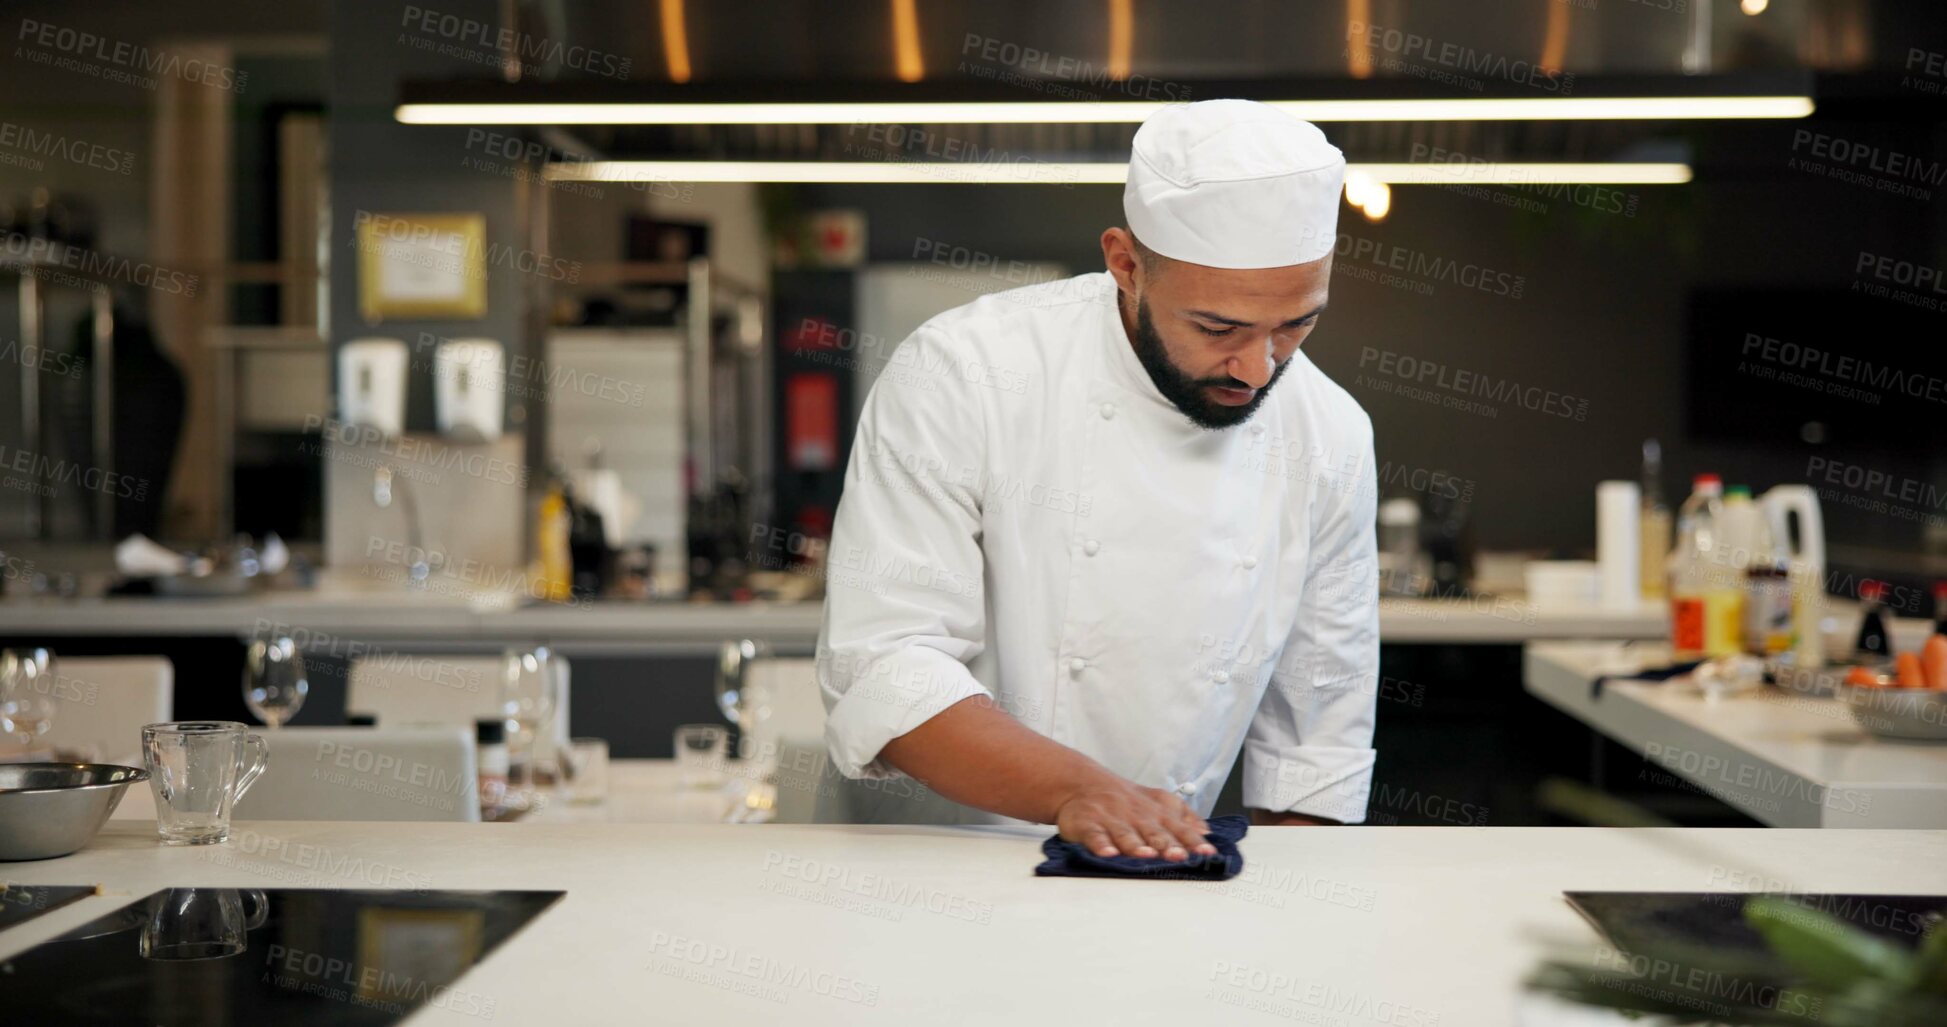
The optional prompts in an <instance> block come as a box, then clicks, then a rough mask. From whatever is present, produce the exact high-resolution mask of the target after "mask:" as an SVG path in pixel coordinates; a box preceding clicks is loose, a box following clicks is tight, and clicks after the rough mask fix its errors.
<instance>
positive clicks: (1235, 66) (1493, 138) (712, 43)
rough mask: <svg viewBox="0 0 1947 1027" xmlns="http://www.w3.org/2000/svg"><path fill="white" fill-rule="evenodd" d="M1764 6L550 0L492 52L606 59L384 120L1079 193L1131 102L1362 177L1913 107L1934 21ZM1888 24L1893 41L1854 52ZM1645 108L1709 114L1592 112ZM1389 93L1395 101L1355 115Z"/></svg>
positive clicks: (1635, 146) (1573, 156)
mask: <svg viewBox="0 0 1947 1027" xmlns="http://www.w3.org/2000/svg"><path fill="white" fill-rule="evenodd" d="M1777 6H1778V7H1779V8H1781V9H1780V10H1778V11H1768V12H1767V13H1766V14H1765V15H1763V16H1760V17H1755V18H1754V17H1748V16H1745V15H1742V14H1739V13H1738V5H1737V3H1736V2H1734V0H1733V2H1729V3H1725V2H1718V0H1689V2H1688V3H1684V2H1680V0H1669V2H1668V3H1661V2H1659V3H1655V4H1635V3H1631V4H1622V3H1610V4H1600V5H1597V4H1595V3H1594V0H1538V2H1536V3H1522V4H1518V5H1517V4H1511V3H1494V4H1410V5H1409V4H1407V3H1403V2H1400V0H1346V2H1344V3H1309V4H1291V3H1274V2H1269V0H1215V2H1209V3H1198V4H1195V5H1191V4H1165V3H1161V2H1136V0H1122V2H1114V0H1106V2H1086V3H1083V2H1075V3H1058V4H1051V3H1029V2H1025V0H998V2H986V3H978V4H976V3H946V4H917V3H911V2H902V0H888V2H884V3H878V2H859V3H812V2H809V0H783V2H765V3H759V2H755V0H729V2H718V3H709V4H704V3H700V2H695V0H690V2H684V0H660V2H657V3H645V4H639V5H632V6H630V7H629V8H627V9H621V10H618V9H614V8H610V7H605V6H597V5H582V4H574V5H569V6H568V7H566V8H556V7H550V8H549V9H550V10H551V11H555V12H556V13H555V14H553V15H552V16H550V17H546V18H538V19H537V18H534V17H531V16H529V17H527V18H526V20H524V21H522V22H521V30H520V31H519V32H517V33H514V34H513V35H512V36H511V38H513V39H515V40H517V41H519V42H520V43H521V44H529V43H540V44H546V43H548V42H549V41H556V42H558V41H561V40H575V41H583V40H600V41H601V45H603V46H606V47H609V48H611V51H591V50H587V49H584V50H581V51H576V50H574V49H573V48H572V47H559V46H548V45H533V46H523V49H526V50H529V51H531V52H533V53H535V54H540V55H544V56H547V57H549V60H547V61H543V62H538V63H537V62H530V63H527V64H523V65H520V66H518V67H514V68H510V69H509V73H508V74H506V75H503V76H501V77H499V78H498V79H489V80H480V79H475V80H468V81H446V82H419V83H409V84H407V85H406V86H405V87H404V88H403V90H402V93H401V96H400V107H399V111H398V116H399V118H400V120H402V121H407V122H414V123H445V124H472V125H497V126H518V127H508V128H507V130H509V131H531V132H534V133H535V134H536V135H537V136H539V137H540V138H541V139H543V140H544V141H545V142H546V143H548V144H549V147H550V149H551V150H552V151H553V152H554V153H556V154H560V155H565V156H566V158H567V160H568V162H569V163H570V165H571V167H570V169H569V170H570V172H571V173H573V174H580V173H582V172H584V171H587V170H588V169H587V168H586V167H585V166H583V165H584V164H585V162H588V161H657V162H671V161H676V162H697V161H713V162H722V161H753V162H799V163H802V162H819V163H827V164H842V163H845V162H847V161H853V162H857V161H868V162H878V163H880V164H886V163H900V164H907V163H911V164H921V165H924V164H928V163H940V164H954V163H956V162H958V163H960V164H963V165H964V164H965V162H966V160H967V158H966V157H964V156H956V154H967V153H974V154H987V155H997V156H998V159H1001V160H1013V161H1020V162H1028V163H1040V164H1061V165H1074V166H1078V167H1081V168H1083V169H1084V170H1083V172H1082V174H1083V175H1084V178H1083V179H1082V180H1086V177H1085V176H1086V174H1087V172H1086V168H1087V166H1088V165H1090V164H1095V163H1113V162H1117V161H1120V160H1122V159H1124V158H1125V157H1126V155H1127V153H1128V146H1129V138H1130V135H1131V134H1132V133H1133V131H1134V127H1135V124H1134V123H1135V122H1136V121H1138V120H1140V118H1141V117H1142V116H1143V115H1144V114H1145V113H1146V111H1147V110H1149V109H1153V108H1154V107H1155V106H1157V105H1159V104H1162V103H1169V102H1181V101H1185V100H1196V99H1207V98H1213V97H1219V96H1242V97H1249V98H1254V99H1261V100H1268V101H1281V100H1288V101H1294V102H1297V103H1299V104H1301V105H1302V106H1301V107H1300V108H1299V113H1301V114H1303V115H1305V116H1307V117H1311V118H1312V119H1313V120H1317V121H1320V122H1321V123H1322V124H1323V125H1324V127H1325V128H1326V131H1327V133H1328V134H1329V135H1330V136H1331V137H1332V139H1333V141H1334V142H1335V143H1337V144H1338V145H1339V146H1340V147H1341V148H1343V149H1344V150H1345V151H1346V153H1347V156H1348V158H1349V159H1351V160H1353V161H1354V162H1365V163H1375V164H1404V163H1408V162H1415V161H1420V160H1423V159H1425V157H1426V155H1427V154H1428V153H1430V152H1434V151H1439V152H1444V153H1458V154H1462V155H1465V157H1466V159H1468V160H1473V161H1488V162H1509V163H1534V162H1556V163H1561V162H1574V163H1580V164H1589V163H1618V162H1620V163H1629V162H1641V161H1668V160H1682V159H1684V154H1685V152H1686V150H1687V147H1686V143H1685V140H1686V136H1687V135H1688V132H1687V130H1686V129H1685V128H1684V122H1685V121H1686V120H1688V119H1691V118H1752V117H1802V116H1804V115H1806V114H1807V113H1809V112H1810V110H1811V104H1810V103H1808V102H1806V101H1807V100H1808V99H1814V98H1815V99H1816V101H1817V102H1818V103H1819V104H1821V105H1823V104H1825V103H1827V102H1828V101H1830V102H1832V103H1835V104H1838V105H1840V106H1841V107H1845V106H1846V105H1851V109H1852V110H1855V111H1857V110H1871V111H1873V112H1875V113H1876V114H1883V113H1886V112H1887V111H1890V110H1892V109H1893V108H1895V107H1898V108H1901V109H1904V108H1906V107H1911V106H1913V105H1916V104H1919V103H1924V102H1925V101H1926V100H1927V99H1928V98H1926V97H1922V96H1919V95H1917V94H1915V93H1914V92H1913V91H1912V90H1904V91H1902V90H1901V89H1899V88H1897V87H1896V86H1893V85H1889V84H1888V82H1887V80H1886V79H1885V76H1884V75H1883V74H1882V73H1880V72H1877V71H1875V70H1874V69H1877V68H1884V67H1888V66H1892V65H1896V64H1897V62H1898V61H1899V60H1901V59H1902V58H1903V57H1904V56H1905V54H1906V53H1907V52H1908V51H1910V50H1911V49H1913V47H1914V45H1915V44H1916V43H1921V44H1924V43H1925V42H1926V40H1927V39H1929V38H1932V36H1940V35H1947V26H1942V25H1934V24H1932V22H1930V21H1927V22H1925V24H1926V25H1927V27H1926V28H1916V27H1914V26H1913V24H1912V22H1913V21H1914V19H1915V17H1920V18H1921V20H1922V21H1925V19H1924V16H1923V15H1916V14H1909V13H1907V12H1906V9H1905V8H1902V7H1897V6H1896V5H1887V4H1868V3H1864V2H1853V3H1847V2H1839V0H1827V2H1818V3H1802V4H1794V5H1790V9H1789V10H1785V9H1784V8H1786V6H1787V5H1784V4H1779V5H1777ZM1676 8H1682V10H1681V11H1679V10H1676ZM523 10H529V8H523ZM1936 20H1937V19H1936ZM1888 26H1892V27H1894V28H1897V29H1899V32H1898V33H1895V34H1893V35H1896V36H1897V39H1898V45H1895V44H1894V43H1893V42H1891V41H1889V42H1888V43H1887V44H1886V45H1884V46H1881V47H1877V48H1876V46H1875V40H1879V39H1890V36H1889V33H1890V32H1891V30H1890V29H1889V28H1888ZM577 55H579V56H577ZM598 58H599V59H598ZM618 69H625V71H622V72H618ZM1646 100H1658V101H1671V100H1676V101H1682V102H1693V103H1695V102H1702V103H1709V104H1714V106H1710V107H1704V108H1697V109H1685V110H1681V111H1679V110H1674V109H1672V108H1671V107H1670V106H1668V104H1667V103H1664V104H1662V105H1650V106H1646V107H1645V106H1640V105H1639V106H1637V107H1631V108H1627V109H1624V110H1620V111H1618V110H1614V109H1605V108H1603V106H1602V105H1603V104H1606V103H1614V102H1618V101H1646ZM1347 101H1350V102H1351V103H1352V104H1353V106H1351V107H1343V108H1341V107H1333V106H1332V105H1335V104H1344V103H1346V102H1347ZM1402 101H1411V102H1413V103H1414V106H1412V107H1409V108H1407V109H1405V110H1400V109H1397V108H1391V109H1388V108H1378V109H1375V107H1374V106H1373V105H1375V104H1384V103H1398V102H1402ZM1726 101H1730V102H1732V103H1733V104H1735V103H1744V102H1757V103H1766V104H1770V105H1771V106H1769V107H1768V108H1765V109H1762V110H1760V109H1758V108H1752V107H1737V108H1730V109H1727V108H1726V107H1725V106H1724V105H1725V102H1726ZM1321 104H1324V105H1326V107H1321V106H1320V105H1321ZM1430 104H1431V105H1432V106H1429V105H1430ZM851 105H864V106H851ZM1889 105H1890V106H1889ZM813 107H821V108H824V111H823V113H822V114H811V113H808V112H809V111H810V110H811V108H813ZM848 112H850V113H848ZM804 122H810V123H804ZM895 125H896V126H900V130H899V131H898V132H897V133H896V134H897V136H898V138H897V140H891V139H889V133H887V132H886V131H885V130H884V126H895Z"/></svg>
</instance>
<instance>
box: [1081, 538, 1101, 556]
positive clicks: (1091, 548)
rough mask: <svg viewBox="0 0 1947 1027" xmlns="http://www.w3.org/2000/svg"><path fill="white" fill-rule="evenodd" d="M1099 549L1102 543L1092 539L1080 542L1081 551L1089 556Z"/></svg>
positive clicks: (1099, 550)
mask: <svg viewBox="0 0 1947 1027" xmlns="http://www.w3.org/2000/svg"><path fill="white" fill-rule="evenodd" d="M1101 551H1102V543H1100V542H1097V541H1095V540H1094V539H1089V540H1088V541H1087V542H1084V543H1082V552H1084V553H1087V554H1088V555H1090V556H1094V555H1095V554H1097V553H1099V552H1101Z"/></svg>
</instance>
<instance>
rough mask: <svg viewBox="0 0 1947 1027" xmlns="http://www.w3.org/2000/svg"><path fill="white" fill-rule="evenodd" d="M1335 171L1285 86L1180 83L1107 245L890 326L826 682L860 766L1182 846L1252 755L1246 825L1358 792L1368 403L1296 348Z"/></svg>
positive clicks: (1370, 643)
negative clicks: (1294, 111)
mask: <svg viewBox="0 0 1947 1027" xmlns="http://www.w3.org/2000/svg"><path fill="white" fill-rule="evenodd" d="M1344 173H1345V161H1344V158H1343V157H1342V156H1341V155H1340V153H1339V151H1338V150H1337V149H1335V148H1334V147H1332V146H1331V145H1330V144H1329V143H1327V142H1326V141H1325V137H1324V135H1323V134H1322V133H1320V132H1319V131H1318V129H1317V128H1315V127H1314V126H1312V125H1310V124H1308V123H1306V122H1303V121H1300V120H1298V119H1297V118H1295V117H1292V116H1290V115H1288V114H1285V113H1283V112H1281V111H1278V110H1275V109H1273V108H1270V107H1266V106H1264V105H1262V104H1257V103H1252V102H1248V101H1243V100H1213V101H1206V102H1203V103H1196V104H1190V105H1187V106H1180V107H1172V108H1170V109H1167V110H1165V111H1162V112H1160V113H1158V114H1156V115H1155V116H1153V117H1151V118H1150V119H1149V120H1148V121H1147V122H1145V123H1144V124H1143V126H1142V127H1141V129H1140V130H1138V131H1137V133H1136V136H1135V141H1134V146H1133V152H1132V154H1131V159H1130V164H1129V177H1128V185H1127V187H1126V189H1125V191H1124V194H1123V209H1124V213H1125V214H1126V215H1127V218H1128V228H1127V229H1124V228H1110V229H1108V230H1107V231H1105V232H1103V233H1102V255H1103V259H1104V261H1105V262H1106V263H1107V265H1108V271H1107V272H1106V273H1098V274H1091V275H1082V276H1079V277H1077V278H1073V279H1068V280H1065V281H1061V282H1053V283H1048V284H1044V285H1038V286H1031V287H1028V288H1026V289H1017V290H1013V291H1011V292H1006V293H1000V294H996V295H993V296H988V297H984V298H982V299H980V300H977V301H975V302H973V303H970V304H967V305H966V306H963V307H959V308H957V309H954V310H950V311H947V312H946V313H944V314H941V315H939V316H938V317H935V318H933V319H932V320H931V321H928V322H927V323H926V324H925V325H923V326H921V327H920V329H919V330H918V331H916V332H914V333H913V335H912V337H910V338H908V339H907V340H906V341H905V342H904V343H903V344H902V345H901V352H900V353H898V354H896V355H895V358H894V360H893V365H894V366H897V367H900V368H901V369H902V371H903V372H905V373H902V374H900V375H898V376H896V378H895V376H890V375H889V376H887V379H882V380H881V382H880V383H879V384H878V386H877V387H876V388H874V389H873V391H872V394H871V396H870V397H869V398H868V400H867V402H866V405H865V409H864V413H863V414H862V416H861V418H860V421H859V428H858V436H857V439H856V442H855V444H854V447H853V452H852V458H851V464H850V466H849V468H848V469H847V474H846V484H845V494H844V499H843V501H842V502H841V503H840V504H839V508H838V515H837V521H836V524H835V526H834V529H833V534H832V546H831V551H830V574H829V582H828V597H827V599H826V603H825V620H824V630H823V632H822V633H821V637H820V640H819V682H820V685H821V687H822V691H823V693H824V699H825V705H826V709H827V711H828V717H827V721H826V736H827V741H828V743H829V746H830V749H831V754H832V758H833V760H834V762H835V763H836V764H837V766H838V767H839V769H840V770H841V771H842V772H843V773H844V774H845V775H846V776H847V777H855V778H868V779H875V778H876V779H885V778H890V777H894V776H895V773H896V772H899V773H903V774H904V775H908V776H910V777H911V778H914V779H917V780H918V781H919V782H921V783H923V785H924V789H930V790H931V791H932V792H935V793H937V794H938V796H941V797H944V798H945V799H946V800H950V802H949V803H948V804H947V805H945V806H944V807H938V808H944V809H945V810H947V814H946V816H945V819H947V820H949V821H952V822H962V823H968V822H973V823H978V822H1008V821H1032V822H1036V823H1052V824H1055V825H1057V827H1058V828H1059V830H1060V832H1061V834H1062V836H1063V837H1066V838H1069V839H1071V840H1074V841H1078V842H1081V843H1083V844H1085V845H1087V846H1089V848H1090V849H1092V850H1093V851H1095V852H1097V853H1100V854H1103V855H1114V854H1117V853H1126V854H1130V855H1136V856H1145V857H1148V856H1157V855H1161V856H1164V857H1165V858H1167V859H1172V860H1180V859H1184V858H1187V855H1188V854H1189V853H1190V852H1193V851H1202V852H1210V851H1214V850H1212V849H1211V847H1210V846H1209V845H1208V843H1207V842H1205V841H1204V837H1203V836H1204V833H1205V830H1206V827H1205V823H1204V821H1203V816H1204V815H1206V814H1207V813H1208V812H1209V811H1210V809H1211V807H1212V805H1213V804H1214V803H1215V802H1216V798H1217V792H1218V789H1219V788H1220V787H1221V786H1222V785H1223V783H1224V781H1225V779H1226V777H1227V775H1228V774H1229V772H1230V770H1231V767H1232V766H1233V765H1234V764H1235V763H1236V760H1237V756H1238V754H1239V752H1240V750H1241V751H1242V753H1243V756H1244V779H1243V784H1244V802H1245V805H1246V806H1247V807H1249V808H1251V809H1252V811H1253V817H1254V819H1255V820H1256V822H1258V823H1260V824H1267V823H1268V824H1309V823H1321V822H1334V821H1336V822H1353V821H1358V820H1363V819H1364V817H1365V807H1366V800H1367V792H1368V789H1369V787H1370V781H1371V774H1372V764H1373V750H1372V748H1371V741H1372V728H1373V715H1374V699H1375V697H1376V693H1377V687H1376V686H1377V666H1378V612H1377V611H1378V600H1377V587H1376V580H1377V575H1376V569H1377V568H1376V555H1375V546H1374V537H1373V532H1374V524H1373V521H1374V516H1373V514H1374V504H1375V492H1376V482H1375V478H1374V468H1373V461H1372V424H1371V421H1370V420H1369V419H1368V418H1367V417H1366V414H1365V412H1364V411H1363V410H1361V409H1360V408H1359V405H1358V404H1357V403H1356V402H1355V401H1354V400H1353V399H1352V398H1351V396H1349V395H1348V394H1347V393H1346V392H1345V391H1344V390H1343V389H1341V388H1339V387H1338V386H1337V385H1335V384H1333V383H1332V382H1331V381H1329V380H1328V379H1327V378H1326V377H1325V375H1324V374H1323V373H1322V372H1320V371H1319V370H1318V369H1317V368H1316V367H1314V366H1313V365H1312V363H1311V362H1310V361H1309V360H1308V359H1306V358H1305V356H1304V355H1303V354H1302V353H1300V352H1299V347H1300V345H1302V344H1303V343H1304V341H1305V339H1306V337H1307V336H1309V335H1310V334H1311V332H1312V331H1313V329H1314V328H1315V327H1316V326H1317V324H1318V321H1319V318H1320V316H1321V314H1322V313H1323V311H1324V309H1325V301H1326V294H1327V285H1328V284H1329V280H1330V274H1331V265H1332V250H1333V246H1334V244H1335V242H1336V239H1337V234H1336V226H1337V216H1338V203H1339V190H1340V187H1341V184H1342V182H1343V179H1344ZM888 379H890V380H888ZM879 783H881V784H884V783H885V782H884V781H881V782H879ZM907 783H908V784H909V785H910V784H911V782H907ZM924 789H921V791H923V790H924ZM885 790H886V791H887V792H890V791H892V790H891V789H885ZM912 790H913V789H907V790H905V791H908V792H910V791H912Z"/></svg>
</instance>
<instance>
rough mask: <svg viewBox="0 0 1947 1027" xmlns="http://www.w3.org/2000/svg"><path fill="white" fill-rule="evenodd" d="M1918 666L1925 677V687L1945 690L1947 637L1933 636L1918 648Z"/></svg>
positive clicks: (1946, 681) (1946, 680)
mask: <svg viewBox="0 0 1947 1027" xmlns="http://www.w3.org/2000/svg"><path fill="white" fill-rule="evenodd" d="M1920 666H1921V668H1922V669H1923V670H1924V671H1925V672H1926V675H1927V687H1929V688H1947V635H1935V636H1933V637H1932V638H1929V639H1927V644H1926V645H1923V646H1921V647H1920Z"/></svg>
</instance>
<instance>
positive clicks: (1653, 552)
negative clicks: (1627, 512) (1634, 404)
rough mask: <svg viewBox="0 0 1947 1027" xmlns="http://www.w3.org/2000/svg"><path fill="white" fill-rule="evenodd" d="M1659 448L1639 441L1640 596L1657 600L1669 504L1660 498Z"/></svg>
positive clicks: (1666, 545)
mask: <svg viewBox="0 0 1947 1027" xmlns="http://www.w3.org/2000/svg"><path fill="white" fill-rule="evenodd" d="M1662 477H1663V447H1662V446H1661V445H1660V444H1658V443H1657V441H1656V440H1655V439H1644V440H1643V514H1642V517H1641V518H1640V519H1639V520H1638V522H1637V523H1638V525H1639V529H1638V530H1639V531H1640V532H1641V533H1642V538H1641V541H1640V546H1639V552H1640V553H1641V554H1642V561H1643V563H1642V573H1641V574H1639V575H1638V578H1639V579H1640V580H1641V587H1642V590H1643V598H1644V599H1651V600H1655V599H1661V598H1663V596H1664V595H1665V592H1666V588H1665V586H1666V585H1667V584H1668V583H1667V582H1666V581H1664V577H1663V576H1664V574H1665V573H1666V567H1667V564H1668V562H1669V559H1670V504H1668V503H1666V502H1664V500H1663V482H1662Z"/></svg>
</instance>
